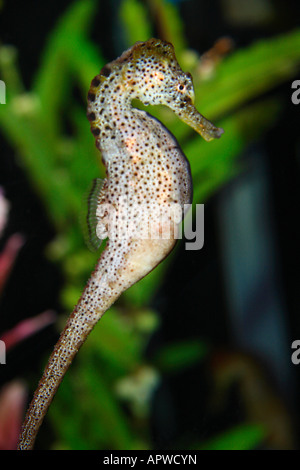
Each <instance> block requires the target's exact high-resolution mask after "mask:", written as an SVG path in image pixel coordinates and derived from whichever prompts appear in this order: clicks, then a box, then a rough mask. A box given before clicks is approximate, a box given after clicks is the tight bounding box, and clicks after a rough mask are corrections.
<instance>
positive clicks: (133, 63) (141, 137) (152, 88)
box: [19, 39, 223, 449]
mask: <svg viewBox="0 0 300 470" xmlns="http://www.w3.org/2000/svg"><path fill="white" fill-rule="evenodd" d="M133 99H138V100H140V101H142V103H144V104H145V105H148V104H151V105H155V104H163V105H166V106H168V107H169V108H171V109H172V110H173V111H174V112H175V113H176V114H177V115H178V117H179V118H181V119H182V120H183V121H185V122H187V123H188V124H189V125H190V126H192V127H193V128H194V129H195V130H196V131H197V132H199V133H200V134H201V135H202V136H203V137H204V138H205V139H206V140H211V139H212V138H216V137H220V135H221V134H222V132H223V131H222V129H218V128H216V127H215V126H214V125H213V124H212V123H210V122H209V121H207V120H206V119H205V118H204V117H203V116H201V114H199V113H198V111H197V110H196V109H195V108H194V106H193V101H194V90H193V84H192V78H191V76H190V75H189V74H186V73H184V72H183V71H182V70H181V68H180V67H179V65H178V63H177V60H176V57H175V53H174V48H173V46H172V45H171V44H169V43H165V42H163V41H160V40H157V39H150V40H149V41H147V42H138V43H136V44H135V45H134V46H133V47H131V48H130V49H128V50H127V51H125V52H124V53H123V54H122V55H121V57H119V58H118V59H116V60H115V61H113V62H111V63H109V64H107V65H106V66H105V67H104V68H103V69H102V70H101V72H100V74H99V75H98V76H96V77H95V78H94V79H93V80H92V83H91V87H90V90H89V93H88V112H87V117H88V119H89V121H90V123H91V131H92V133H93V135H94V136H95V139H96V146H97V148H98V149H99V150H100V151H101V154H102V161H103V163H104V165H105V168H106V179H105V181H104V184H103V186H102V189H101V194H100V195H99V199H98V201H97V204H98V208H99V212H98V218H97V227H96V230H97V234H99V236H101V233H103V230H104V229H105V228H106V226H107V211H106V209H105V210H102V209H103V208H107V207H108V208H113V209H114V210H115V211H116V212H115V213H116V214H117V219H116V220H117V223H116V226H113V227H112V229H111V232H110V235H109V238H108V242H107V245H106V247H105V249H104V251H103V252H102V255H101V257H100V259H99V261H98V264H97V265H96V268H95V270H94V272H93V273H92V275H91V277H90V279H89V281H88V283H87V285H86V287H85V289H84V291H83V294H82V296H81V298H80V300H79V302H78V304H77V305H76V307H75V309H74V311H73V313H72V314H71V315H70V317H69V319H68V322H67V325H66V327H65V329H64V330H63V332H62V334H61V336H60V339H59V340H58V342H57V344H56V346H55V348H54V351H53V353H52V355H51V357H50V359H49V362H48V364H47V366H46V368H45V371H44V374H43V377H42V379H41V381H40V383H39V385H38V387H37V390H36V392H35V394H34V397H33V400H32V402H31V404H30V407H29V409H28V412H27V415H26V418H25V421H24V424H23V427H22V432H21V436H20V441H19V449H32V448H33V445H34V441H35V438H36V435H37V432H38V429H39V427H40V425H41V423H42V420H43V417H44V416H45V414H46V412H47V409H48V407H49V405H50V403H51V401H52V399H53V397H54V395H55V393H56V390H57V388H58V386H59V384H60V382H61V380H62V378H63V376H64V374H65V372H66V371H67V369H68V367H69V366H70V364H71V363H72V360H73V358H74V356H75V354H76V353H77V352H78V350H79V348H80V346H81V345H82V344H83V342H84V341H85V340H86V338H87V336H88V334H89V333H90V331H91V330H92V329H93V327H94V325H95V324H96V323H97V322H98V321H99V319H100V318H101V317H102V315H103V314H104V313H105V311H106V310H107V309H108V308H109V307H110V306H111V305H112V304H113V303H114V302H115V301H116V299H117V298H118V297H119V296H120V295H121V293H122V292H124V291H125V290H126V289H128V288H129V287H130V286H131V285H133V284H135V283H136V282H137V281H139V280H140V279H141V278H143V277H144V276H145V275H146V274H147V273H149V272H150V271H151V270H152V269H154V268H155V267H156V266H157V265H158V264H159V263H160V262H161V261H162V260H163V259H164V258H165V257H166V256H167V255H168V254H169V253H170V251H171V250H172V248H173V247H174V245H175V242H176V238H177V237H176V235H177V230H178V224H179V223H180V221H181V219H182V217H183V209H184V204H189V203H190V202H191V199H192V181H191V174H190V167H189V163H188V161H187V159H186V158H185V156H184V154H183V152H182V151H181V149H180V147H179V145H178V143H177V141H176V139H175V138H174V136H172V135H171V134H170V133H169V132H168V130H167V129H166V128H165V127H164V126H163V125H162V124H161V123H160V122H159V121H157V120H156V119H154V118H153V117H152V116H150V115H149V114H147V113H146V112H144V111H141V110H138V109H135V108H133V107H132V106H131V102H132V100H133ZM124 205H125V206H126V208H127V212H126V217H125V218H124V217H123V218H122V217H121V216H120V215H119V216H118V214H121V213H122V212H121V210H120V209H121V208H122V207H123V206H124ZM154 206H155V207H159V208H163V215H164V216H165V217H162V218H161V217H157V216H156V215H155V214H156V212H155V210H153V207H154ZM173 206H174V207H176V208H178V207H179V208H180V209H181V213H180V216H179V218H177V219H176V220H177V222H176V223H175V224H174V223H172V220H171V219H172V217H171V216H170V211H169V212H168V209H170V208H172V207H173ZM139 209H142V210H139ZM97 210H98V209H97ZM177 216H178V214H177ZM149 222H150V223H151V230H152V231H151V235H152V236H151V238H150V237H148V238H147V237H144V238H141V237H139V236H138V234H137V232H136V230H138V229H139V228H142V227H144V226H145V225H146V224H147V223H149ZM130 227H131V228H132V227H133V228H134V229H135V230H133V231H132V230H131V231H130V230H128V229H129V228H130ZM116 228H118V229H120V228H121V229H124V230H123V232H122V230H121V234H120V233H119V231H118V230H116ZM104 231H105V230H104ZM153 233H154V236H153ZM166 233H167V234H168V236H166V237H164V234H166Z"/></svg>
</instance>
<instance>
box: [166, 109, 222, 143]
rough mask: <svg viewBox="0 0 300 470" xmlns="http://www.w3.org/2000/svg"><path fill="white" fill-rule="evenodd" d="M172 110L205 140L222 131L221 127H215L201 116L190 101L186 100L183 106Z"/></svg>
mask: <svg viewBox="0 0 300 470" xmlns="http://www.w3.org/2000/svg"><path fill="white" fill-rule="evenodd" d="M173 110H174V111H175V113H176V114H177V115H178V117H179V118H180V119H181V120H182V121H183V122H185V123H186V124H188V125H189V126H190V127H192V128H193V129H194V130H195V131H196V132H198V134H200V135H201V136H202V137H203V139H205V140H206V141H207V142H209V141H210V140H213V139H218V138H220V137H221V135H222V134H223V133H224V130H223V129H222V128H221V127H216V126H215V125H214V124H213V123H212V122H210V121H209V120H208V119H206V118H205V117H204V116H202V114H200V113H199V111H197V109H196V108H195V106H194V105H193V103H192V102H186V103H185V105H184V107H180V108H179V109H178V110H177V109H173Z"/></svg>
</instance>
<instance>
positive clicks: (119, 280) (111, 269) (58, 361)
mask: <svg viewBox="0 0 300 470" xmlns="http://www.w3.org/2000/svg"><path fill="white" fill-rule="evenodd" d="M174 245H175V240H174V239H173V238H170V239H168V240H162V239H156V240H155V239H154V240H139V241H138V242H137V241H136V240H131V241H128V240H123V241H121V240H120V241H118V242H110V241H109V242H108V243H107V247H106V249H105V250H104V252H103V254H102V256H101V257H100V259H99V262H98V263H97V266H96V268H95V271H94V272H93V274H92V276H91V277H90V280H89V281H88V283H87V286H86V288H85V290H84V291H83V294H82V296H81V298H80V300H79V302H78V304H77V305H76V307H75V309H74V311H73V312H72V314H71V315H70V317H69V319H68V322H67V324H66V327H65V328H64V330H63V332H62V333H61V335H60V338H59V340H58V342H57V343H56V345H55V347H54V350H53V352H52V354H51V356H50V358H49V361H48V363H47V365H46V368H45V370H44V373H43V376H42V378H41V380H40V382H39V384H38V387H37V389H36V391H35V393H34V396H33V399H32V402H31V404H30V406H29V408H28V411H27V414H26V417H25V421H24V423H23V426H22V430H21V434H20V440H19V447H18V448H19V450H30V449H32V448H33V446H34V442H35V438H36V435H37V433H38V430H39V428H40V426H41V424H42V422H43V419H44V416H45V414H46V413H47V410H48V408H49V406H50V404H51V401H52V399H53V397H54V395H55V393H56V391H57V389H58V387H59V385H60V383H61V381H62V379H63V377H64V375H65V373H66V372H67V370H68V368H69V366H70V365H71V363H72V361H73V359H74V356H75V355H76V353H77V352H78V350H79V349H80V347H81V345H82V344H83V343H84V342H85V340H86V338H87V336H88V335H89V333H90V332H91V331H92V329H93V328H94V326H95V325H96V323H97V322H98V321H99V320H100V318H101V317H102V316H103V314H104V313H105V312H106V311H107V310H108V309H109V307H110V306H111V305H112V304H113V303H114V302H115V301H116V300H117V298H118V297H119V296H120V295H121V294H122V292H124V290H126V289H128V288H129V287H130V286H131V285H133V284H135V283H136V282H137V281H138V280H139V279H141V278H142V277H144V276H145V275H146V274H147V273H149V272H150V271H151V270H152V269H153V268H155V266H156V265H157V264H158V263H159V262H160V261H161V260H162V259H163V258H164V257H165V256H167V254H168V253H169V252H170V251H171V249H172V248H173V246H174ZM158 248H159V249H158Z"/></svg>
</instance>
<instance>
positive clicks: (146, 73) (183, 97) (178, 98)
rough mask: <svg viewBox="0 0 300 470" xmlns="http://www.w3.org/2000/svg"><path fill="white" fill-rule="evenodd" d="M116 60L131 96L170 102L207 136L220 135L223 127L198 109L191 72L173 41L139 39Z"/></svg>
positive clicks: (163, 103) (146, 101) (181, 114)
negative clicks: (178, 56)
mask: <svg viewBox="0 0 300 470" xmlns="http://www.w3.org/2000/svg"><path fill="white" fill-rule="evenodd" d="M115 63H118V65H119V66H120V65H122V66H123V67H122V73H123V78H124V83H126V89H127V90H130V93H131V98H137V99H139V100H140V101H141V102H142V103H143V104H145V105H149V104H150V105H157V104H161V105H166V106H168V107H169V108H171V109H172V110H173V111H174V112H175V113H176V114H177V115H178V117H179V118H180V119H182V120H183V121H184V122H186V123H187V124H188V125H190V126H191V127H193V128H194V129H195V130H196V131H197V132H198V133H199V134H201V135H202V137H204V139H205V140H211V139H213V138H216V137H220V136H221V134H222V133H223V129H219V128H216V127H215V126H214V125H213V124H212V123H211V122H210V121H208V120H207V119H205V118H204V117H203V116H202V115H201V114H200V113H199V112H198V111H197V110H196V108H195V106H194V97H195V93H194V86H193V80H192V76H191V74H190V73H185V72H183V70H182V69H181V67H180V66H179V64H178V62H177V59H176V56H175V51H174V47H173V45H172V44H171V43H168V42H164V41H161V40H160V39H149V40H148V41H146V42H137V43H136V44H134V46H133V47H132V48H130V49H128V50H127V51H126V52H125V53H124V54H123V55H122V56H121V57H120V58H119V59H117V61H116V62H115Z"/></svg>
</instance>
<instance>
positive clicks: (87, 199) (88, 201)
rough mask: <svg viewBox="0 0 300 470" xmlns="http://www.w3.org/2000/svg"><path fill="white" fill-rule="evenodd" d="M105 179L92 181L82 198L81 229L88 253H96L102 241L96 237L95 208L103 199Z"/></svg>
mask: <svg viewBox="0 0 300 470" xmlns="http://www.w3.org/2000/svg"><path fill="white" fill-rule="evenodd" d="M105 181H106V180H105V179H101V178H95V179H93V181H92V183H91V185H90V187H89V189H88V191H87V192H86V194H85V196H84V201H83V209H82V214H81V227H82V231H83V236H84V240H85V243H86V245H87V247H88V248H89V250H90V251H97V250H98V249H99V248H100V246H101V243H102V241H103V239H102V238H99V237H98V235H97V225H98V218H97V208H98V206H99V204H101V200H102V199H103V194H104V193H103V186H104V183H105Z"/></svg>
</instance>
